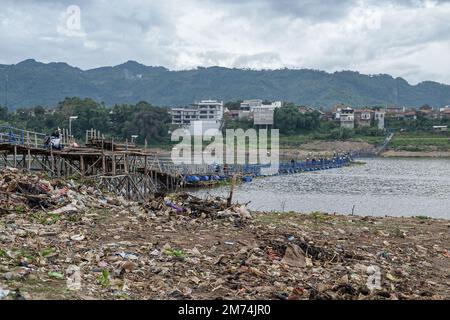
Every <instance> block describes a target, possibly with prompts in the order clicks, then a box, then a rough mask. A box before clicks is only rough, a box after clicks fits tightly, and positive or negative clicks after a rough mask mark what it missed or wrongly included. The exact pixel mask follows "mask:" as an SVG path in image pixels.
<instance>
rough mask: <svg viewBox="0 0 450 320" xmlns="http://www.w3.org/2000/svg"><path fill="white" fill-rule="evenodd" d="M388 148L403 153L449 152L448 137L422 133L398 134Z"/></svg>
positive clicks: (444, 134)
mask: <svg viewBox="0 0 450 320" xmlns="http://www.w3.org/2000/svg"><path fill="white" fill-rule="evenodd" d="M390 147H391V148H393V149H395V150H405V151H435V150H438V151H446V150H450V135H449V134H448V133H431V132H423V131H414V132H399V133H396V135H395V136H394V138H393V139H392V142H391V145H390Z"/></svg>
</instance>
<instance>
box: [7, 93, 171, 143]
mask: <svg viewBox="0 0 450 320" xmlns="http://www.w3.org/2000/svg"><path fill="white" fill-rule="evenodd" d="M74 115H76V116H78V119H77V120H74V121H73V122H72V134H73V135H74V136H75V137H76V138H78V139H79V140H80V141H84V138H85V132H86V130H88V129H91V128H95V129H97V130H100V131H101V133H102V134H104V135H105V137H113V138H117V139H123V140H125V139H130V138H131V135H138V139H137V143H139V144H143V143H144V140H145V139H147V142H148V144H149V145H150V146H152V145H154V146H164V145H168V144H170V137H169V135H168V131H169V129H170V122H171V119H170V116H169V114H168V112H167V109H166V108H160V107H155V106H152V105H151V104H149V103H147V102H139V103H137V104H136V105H127V104H121V105H115V106H113V107H112V108H108V107H106V106H105V105H104V104H102V103H97V102H95V101H94V100H92V99H89V98H86V99H80V98H66V99H65V100H64V101H61V102H59V103H58V106H57V107H56V109H55V110H54V112H53V111H51V112H50V111H49V110H47V109H45V108H43V107H42V106H37V107H33V108H29V109H18V110H17V111H15V112H6V113H5V112H4V109H3V111H0V124H1V123H2V122H3V125H11V126H14V127H17V128H25V129H28V130H32V131H36V132H45V133H51V132H52V131H53V130H54V129H55V128H57V127H60V128H66V129H68V128H69V117H70V116H74Z"/></svg>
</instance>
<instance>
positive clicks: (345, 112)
mask: <svg viewBox="0 0 450 320" xmlns="http://www.w3.org/2000/svg"><path fill="white" fill-rule="evenodd" d="M335 119H336V120H338V121H339V123H340V125H341V127H342V128H348V129H353V128H355V113H354V110H353V109H352V108H350V107H345V108H343V109H337V110H336V113H335Z"/></svg>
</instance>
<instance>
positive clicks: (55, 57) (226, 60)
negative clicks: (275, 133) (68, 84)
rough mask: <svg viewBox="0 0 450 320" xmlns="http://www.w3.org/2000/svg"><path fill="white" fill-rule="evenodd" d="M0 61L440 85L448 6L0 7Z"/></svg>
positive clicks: (418, 0) (254, 2)
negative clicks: (285, 71)
mask: <svg viewBox="0 0 450 320" xmlns="http://www.w3.org/2000/svg"><path fill="white" fill-rule="evenodd" d="M0 43H1V46H0V63H6V64H12V63H17V62H19V61H22V60H24V59H28V58H34V59H36V60H38V61H42V62H51V61H62V62H67V63H69V64H71V65H73V66H77V67H80V68H82V69H89V68H94V67H98V66H105V65H116V64H120V63H123V62H125V61H127V60H136V61H138V62H141V63H143V64H145V65H162V66H165V67H167V68H169V69H176V70H179V69H189V68H195V67H196V66H212V65H219V66H226V67H245V68H255V69H262V68H266V69H268V68H270V69H277V68H284V67H288V68H312V69H320V70H325V71H329V72H333V71H339V70H356V71H360V72H361V73H368V74H378V73H389V74H392V75H393V76H401V77H404V78H405V79H407V80H408V81H410V82H411V83H417V82H420V81H423V80H434V81H439V82H444V83H450V1H437V0H436V1H434V0H433V1H431V0H398V1H394V0H340V1H335V0H323V1H322V0H158V1H157V0H146V1H145V0H127V1H122V0H120V1H119V0H94V1H91V0H90V1H87V0H78V1H77V0H73V1H67V0H63V1H51V0H40V1H31V0H24V1H20V0H19V1H17V0H0Z"/></svg>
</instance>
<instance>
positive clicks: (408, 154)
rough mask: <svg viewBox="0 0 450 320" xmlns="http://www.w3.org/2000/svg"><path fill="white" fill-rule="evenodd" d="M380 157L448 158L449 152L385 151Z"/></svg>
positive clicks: (449, 156)
mask: <svg viewBox="0 0 450 320" xmlns="http://www.w3.org/2000/svg"><path fill="white" fill-rule="evenodd" d="M380 157H383V158H438V159H445V158H450V151H405V150H387V151H385V152H383V153H382V154H381V155H380Z"/></svg>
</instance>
